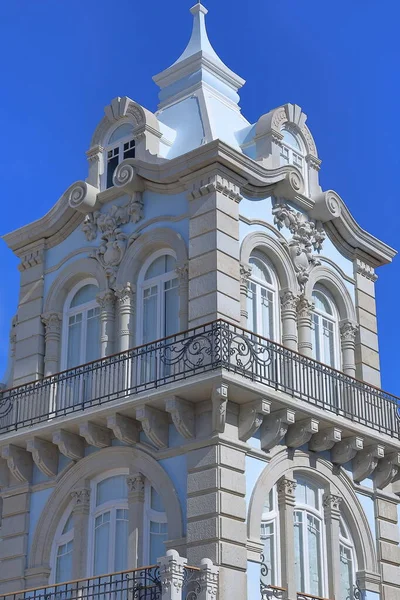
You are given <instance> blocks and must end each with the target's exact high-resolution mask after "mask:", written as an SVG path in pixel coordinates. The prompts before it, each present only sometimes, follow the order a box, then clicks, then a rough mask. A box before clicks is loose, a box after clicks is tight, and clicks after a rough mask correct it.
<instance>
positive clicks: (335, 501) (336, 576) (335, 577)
mask: <svg viewBox="0 0 400 600" xmlns="http://www.w3.org/2000/svg"><path fill="white" fill-rule="evenodd" d="M341 502H342V498H341V496H337V495H335V494H330V493H328V494H325V496H324V502H323V504H324V516H325V523H326V535H327V540H326V542H327V548H328V554H327V556H328V590H329V592H328V597H329V598H340V545H339V535H340V504H341ZM351 591H352V590H351ZM351 591H350V592H351Z"/></svg>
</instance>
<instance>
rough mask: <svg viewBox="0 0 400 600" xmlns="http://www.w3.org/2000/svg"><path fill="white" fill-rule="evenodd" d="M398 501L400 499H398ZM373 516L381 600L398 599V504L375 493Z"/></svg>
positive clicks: (399, 537) (399, 588)
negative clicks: (380, 577) (378, 561)
mask: <svg viewBox="0 0 400 600" xmlns="http://www.w3.org/2000/svg"><path fill="white" fill-rule="evenodd" d="M399 500H400V499H399ZM375 515H376V525H377V528H376V529H377V542H378V556H379V558H380V567H381V574H382V595H381V598H382V600H397V599H398V598H400V577H399V573H400V546H399V542H400V527H399V526H400V523H399V515H398V503H397V502H396V500H395V499H394V498H393V499H389V498H388V497H383V496H382V497H380V495H379V493H378V492H377V493H376V498H375Z"/></svg>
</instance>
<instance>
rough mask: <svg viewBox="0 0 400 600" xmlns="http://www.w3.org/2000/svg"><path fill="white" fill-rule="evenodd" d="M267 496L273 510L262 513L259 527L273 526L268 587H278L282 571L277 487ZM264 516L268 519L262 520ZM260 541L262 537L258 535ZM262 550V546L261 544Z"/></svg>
mask: <svg viewBox="0 0 400 600" xmlns="http://www.w3.org/2000/svg"><path fill="white" fill-rule="evenodd" d="M268 494H271V497H272V505H273V509H272V510H270V511H269V512H268V513H267V512H266V513H264V512H263V514H262V516H261V526H262V525H263V524H264V523H265V524H266V525H269V524H272V525H273V526H274V538H273V541H274V543H273V551H274V570H273V571H272V573H271V581H274V582H273V583H270V584H268V585H271V586H280V585H282V569H281V536H280V519H279V504H278V491H277V486H276V485H274V486H273V487H272V488H271V489H270V491H269V492H268ZM264 515H268V518H264ZM260 539H261V540H262V537H261V535H260ZM263 548H264V544H263Z"/></svg>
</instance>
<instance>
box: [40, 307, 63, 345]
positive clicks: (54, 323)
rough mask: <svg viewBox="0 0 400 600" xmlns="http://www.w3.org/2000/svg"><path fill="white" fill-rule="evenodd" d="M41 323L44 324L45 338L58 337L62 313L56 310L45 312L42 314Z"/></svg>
mask: <svg viewBox="0 0 400 600" xmlns="http://www.w3.org/2000/svg"><path fill="white" fill-rule="evenodd" d="M41 319H42V323H43V324H44V326H45V331H46V340H47V339H48V338H49V337H54V338H55V339H57V340H58V339H59V337H60V335H61V326H62V314H61V313H58V312H47V313H44V314H42V317H41Z"/></svg>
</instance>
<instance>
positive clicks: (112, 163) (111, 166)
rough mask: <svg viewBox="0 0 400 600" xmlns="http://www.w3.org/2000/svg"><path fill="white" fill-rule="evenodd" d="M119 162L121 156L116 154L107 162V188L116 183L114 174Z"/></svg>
mask: <svg viewBox="0 0 400 600" xmlns="http://www.w3.org/2000/svg"><path fill="white" fill-rule="evenodd" d="M118 163H119V156H114V157H113V158H111V159H109V160H108V162H107V189H108V188H110V187H112V186H113V185H114V184H113V175H114V171H115V169H116V168H117V167H118Z"/></svg>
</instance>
